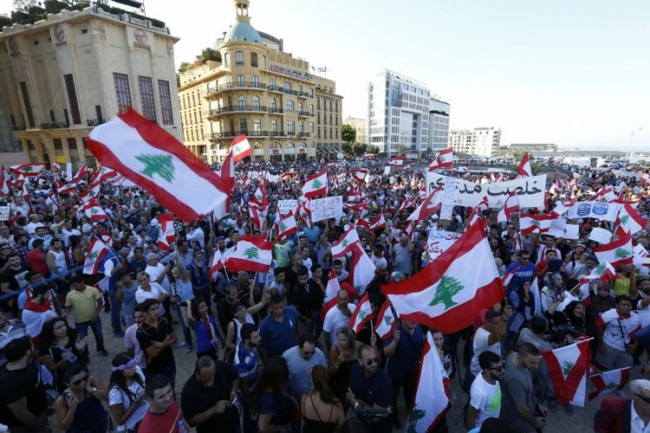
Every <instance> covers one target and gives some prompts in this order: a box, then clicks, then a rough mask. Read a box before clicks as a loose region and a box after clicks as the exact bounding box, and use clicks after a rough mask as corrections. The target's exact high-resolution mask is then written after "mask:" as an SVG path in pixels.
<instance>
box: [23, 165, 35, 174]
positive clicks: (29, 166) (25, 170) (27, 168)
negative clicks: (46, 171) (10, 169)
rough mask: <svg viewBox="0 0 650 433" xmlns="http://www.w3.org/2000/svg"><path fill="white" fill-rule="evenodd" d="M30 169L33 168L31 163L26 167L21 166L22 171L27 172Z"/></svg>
mask: <svg viewBox="0 0 650 433" xmlns="http://www.w3.org/2000/svg"><path fill="white" fill-rule="evenodd" d="M32 170H34V167H32V166H31V165H28V166H27V167H25V168H23V171H24V172H25V173H29V172H30V171H32Z"/></svg>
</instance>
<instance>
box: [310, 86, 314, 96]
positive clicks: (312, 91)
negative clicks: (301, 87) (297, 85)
mask: <svg viewBox="0 0 650 433" xmlns="http://www.w3.org/2000/svg"><path fill="white" fill-rule="evenodd" d="M309 97H310V98H313V97H314V89H311V88H310V89H309Z"/></svg>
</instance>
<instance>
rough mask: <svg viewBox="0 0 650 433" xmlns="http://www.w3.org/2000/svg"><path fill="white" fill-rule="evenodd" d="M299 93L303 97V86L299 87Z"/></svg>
mask: <svg viewBox="0 0 650 433" xmlns="http://www.w3.org/2000/svg"><path fill="white" fill-rule="evenodd" d="M298 92H300V93H299V95H302V86H298Z"/></svg>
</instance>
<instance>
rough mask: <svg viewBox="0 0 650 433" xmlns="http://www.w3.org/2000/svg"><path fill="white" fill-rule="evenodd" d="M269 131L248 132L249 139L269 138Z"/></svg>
mask: <svg viewBox="0 0 650 433" xmlns="http://www.w3.org/2000/svg"><path fill="white" fill-rule="evenodd" d="M269 134H270V132H269V131H248V134H246V136H247V137H268V136H269Z"/></svg>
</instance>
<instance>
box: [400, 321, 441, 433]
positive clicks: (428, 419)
mask: <svg viewBox="0 0 650 433" xmlns="http://www.w3.org/2000/svg"><path fill="white" fill-rule="evenodd" d="M417 384H418V388H417V391H416V393H415V407H413V411H412V412H411V413H410V415H409V420H408V431H409V432H413V433H429V432H431V431H433V429H434V428H435V426H436V425H437V424H438V422H439V421H440V419H441V418H442V417H443V416H444V414H445V412H446V411H447V408H449V387H450V382H449V377H447V372H446V371H445V368H444V367H443V365H442V361H441V360H440V355H438V351H437V350H436V345H435V344H434V342H433V335H432V334H431V332H427V338H426V340H425V341H424V347H423V349H422V358H421V361H420V369H419V371H418V381H417Z"/></svg>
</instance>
